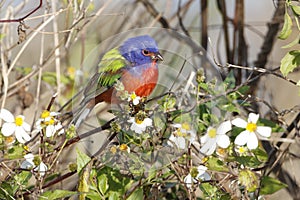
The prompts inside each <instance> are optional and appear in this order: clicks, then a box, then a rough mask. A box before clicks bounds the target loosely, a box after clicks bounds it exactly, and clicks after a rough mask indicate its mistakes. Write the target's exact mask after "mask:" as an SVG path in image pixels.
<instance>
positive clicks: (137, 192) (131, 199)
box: [127, 188, 144, 200]
mask: <svg viewBox="0 0 300 200" xmlns="http://www.w3.org/2000/svg"><path fill="white" fill-rule="evenodd" d="M143 196H144V195H143V189H142V188H140V189H138V190H135V191H134V192H133V193H132V194H131V195H130V196H129V197H128V198H127V200H136V199H144V198H143Z"/></svg>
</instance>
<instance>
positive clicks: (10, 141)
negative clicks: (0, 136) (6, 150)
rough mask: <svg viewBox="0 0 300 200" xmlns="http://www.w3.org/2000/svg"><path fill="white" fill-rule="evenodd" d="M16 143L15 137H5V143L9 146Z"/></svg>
mask: <svg viewBox="0 0 300 200" xmlns="http://www.w3.org/2000/svg"><path fill="white" fill-rule="evenodd" d="M14 141H15V138H14V137H13V136H8V137H5V143H7V144H10V143H12V142H14Z"/></svg>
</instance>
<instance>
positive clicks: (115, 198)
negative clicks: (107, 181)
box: [108, 192, 120, 200]
mask: <svg viewBox="0 0 300 200" xmlns="http://www.w3.org/2000/svg"><path fill="white" fill-rule="evenodd" d="M119 199H120V198H119V194H118V193H117V192H110V193H109V198H108V200H119Z"/></svg>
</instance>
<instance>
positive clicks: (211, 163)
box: [206, 157, 229, 172]
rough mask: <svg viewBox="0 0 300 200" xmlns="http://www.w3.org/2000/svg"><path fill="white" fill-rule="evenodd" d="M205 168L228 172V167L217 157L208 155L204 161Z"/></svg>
mask: <svg viewBox="0 0 300 200" xmlns="http://www.w3.org/2000/svg"><path fill="white" fill-rule="evenodd" d="M206 165H207V168H208V169H209V170H212V171H219V172H228V171H229V170H228V167H227V166H226V165H225V164H224V163H223V162H222V161H221V160H219V159H218V158H215V157H209V159H208V160H207V162H206Z"/></svg>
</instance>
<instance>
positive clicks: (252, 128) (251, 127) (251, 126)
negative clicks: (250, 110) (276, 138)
mask: <svg viewBox="0 0 300 200" xmlns="http://www.w3.org/2000/svg"><path fill="white" fill-rule="evenodd" d="M256 128H257V126H256V124H254V123H248V124H247V126H246V130H247V131H250V132H254V131H256Z"/></svg>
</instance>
